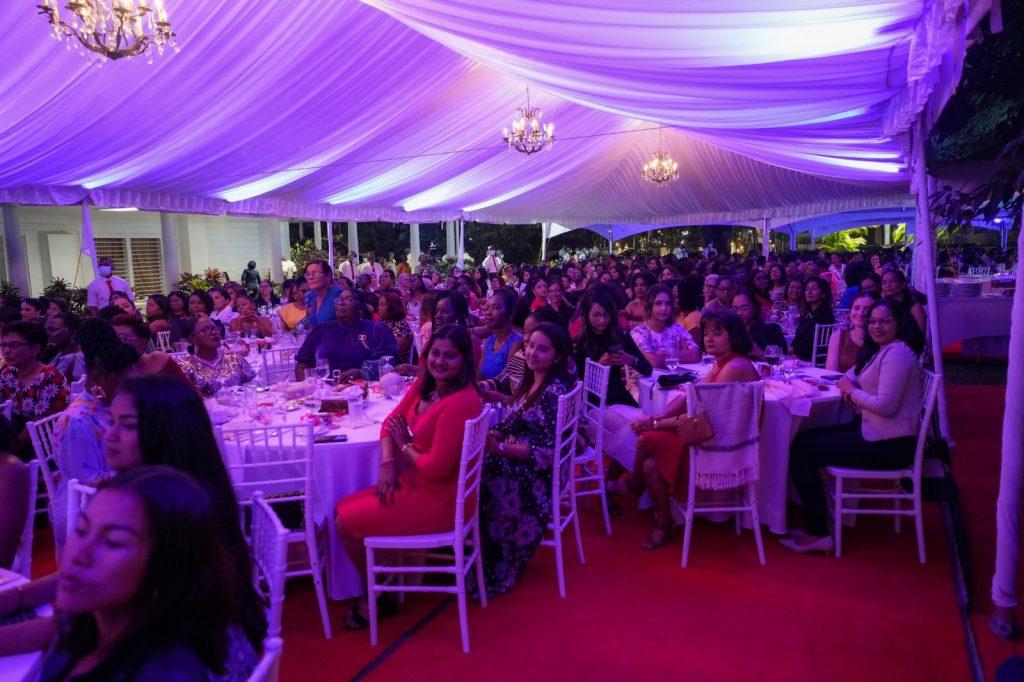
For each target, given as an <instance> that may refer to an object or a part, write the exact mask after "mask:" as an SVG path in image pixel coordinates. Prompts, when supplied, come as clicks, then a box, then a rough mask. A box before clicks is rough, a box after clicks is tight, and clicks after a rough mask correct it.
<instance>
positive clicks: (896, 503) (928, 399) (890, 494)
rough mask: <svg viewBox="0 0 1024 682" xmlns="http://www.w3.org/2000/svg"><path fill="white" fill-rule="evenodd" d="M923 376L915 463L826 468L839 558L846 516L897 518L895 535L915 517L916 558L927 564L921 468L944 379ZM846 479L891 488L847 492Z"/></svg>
mask: <svg viewBox="0 0 1024 682" xmlns="http://www.w3.org/2000/svg"><path fill="white" fill-rule="evenodd" d="M921 372H922V374H923V382H922V384H923V386H922V391H921V393H922V404H921V415H922V416H921V426H920V427H919V428H918V431H917V446H916V448H915V450H914V462H913V464H911V465H910V466H909V467H907V468H904V469H894V470H888V471H879V470H873V469H856V468H853V467H836V466H830V467H825V471H826V472H828V473H829V474H830V475H831V476H832V477H833V478H834V479H835V486H836V487H835V495H834V498H833V499H834V509H833V520H834V524H835V525H834V528H835V543H836V556H837V557H841V556H842V555H843V544H842V543H843V517H844V516H849V515H865V516H893V517H895V525H896V532H897V533H898V532H899V531H900V519H901V517H904V516H912V517H914V525H915V526H916V529H917V557H918V559H919V560H920V561H921V563H922V564H923V563H925V560H926V557H925V550H924V518H923V515H922V509H921V468H922V465H923V462H924V450H925V446H926V445H927V441H928V430H929V428H931V422H932V412H934V410H935V401H936V398H937V397H938V394H939V387H940V386H941V385H942V377H941V376H940V375H936V374H934V373H932V372H929V371H928V370H921ZM903 479H910V482H911V491H910V492H905V491H904V490H903V487H902V485H901V482H902V481H903ZM847 480H855V481H887V482H889V483H891V484H892V485H891V486H889V487H888V488H881V489H876V488H856V489H854V490H844V487H845V482H846V481H847ZM844 500H852V501H853V502H854V504H857V505H858V506H856V507H849V506H846V505H845V504H843V502H844ZM864 501H867V502H872V501H878V502H891V503H892V509H885V508H880V507H861V506H859V505H860V503H861V502H864ZM904 501H909V502H910V503H911V504H910V508H909V509H905V508H904V507H903V502H904Z"/></svg>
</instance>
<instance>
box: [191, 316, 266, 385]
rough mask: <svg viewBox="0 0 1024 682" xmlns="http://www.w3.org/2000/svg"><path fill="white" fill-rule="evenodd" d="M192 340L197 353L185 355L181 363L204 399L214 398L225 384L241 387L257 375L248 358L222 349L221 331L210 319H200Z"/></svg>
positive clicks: (195, 326) (197, 321)
mask: <svg viewBox="0 0 1024 682" xmlns="http://www.w3.org/2000/svg"><path fill="white" fill-rule="evenodd" d="M188 340H189V342H190V343H191V344H192V347H193V349H194V350H195V354H194V355H190V356H188V357H186V358H183V359H182V360H181V362H180V363H179V364H180V365H181V369H182V371H184V372H185V375H186V376H187V377H188V380H189V381H191V382H192V385H193V386H195V387H196V388H197V389H199V392H200V393H202V394H203V397H204V398H212V397H213V396H215V395H216V394H217V391H219V390H220V389H221V388H223V387H225V386H241V385H242V384H247V383H249V382H250V381H252V380H253V379H254V378H255V377H256V372H255V371H254V370H253V368H252V367H250V366H249V363H248V362H246V360H245V358H244V357H242V356H241V355H238V354H237V353H230V352H228V351H226V350H224V349H223V348H221V345H220V333H219V332H218V331H217V327H216V326H215V325H214V324H213V320H211V319H210V318H208V317H201V318H199V319H198V320H196V323H195V325H194V326H193V327H192V330H191V332H189V335H188Z"/></svg>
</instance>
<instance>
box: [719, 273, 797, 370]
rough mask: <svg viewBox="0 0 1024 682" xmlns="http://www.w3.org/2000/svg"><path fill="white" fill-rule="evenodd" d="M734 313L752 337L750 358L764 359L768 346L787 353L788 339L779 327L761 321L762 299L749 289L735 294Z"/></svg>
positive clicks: (733, 300)
mask: <svg viewBox="0 0 1024 682" xmlns="http://www.w3.org/2000/svg"><path fill="white" fill-rule="evenodd" d="M732 312H734V313H736V314H737V315H739V318H740V320H741V321H742V322H743V326H744V327H746V328H747V334H748V335H749V336H750V341H751V343H752V346H751V349H750V352H749V353H748V354H747V355H748V356H750V357H751V358H753V359H755V360H760V359H762V358H764V349H765V348H767V347H768V346H777V347H778V348H779V351H780V352H785V350H786V337H785V336H784V335H783V333H782V330H781V329H779V325H777V324H774V323H771V322H762V321H761V319H762V316H761V299H760V298H758V297H757V296H756V295H755V294H753V293H752V292H751V291H750V290H749V289H740V290H739V291H737V292H736V293H735V294H733V297H732Z"/></svg>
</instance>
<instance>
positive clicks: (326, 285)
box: [306, 258, 341, 327]
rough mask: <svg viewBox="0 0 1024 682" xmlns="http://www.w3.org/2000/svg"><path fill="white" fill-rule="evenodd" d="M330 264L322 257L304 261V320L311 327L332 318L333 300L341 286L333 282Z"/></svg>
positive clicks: (335, 298) (339, 291)
mask: <svg viewBox="0 0 1024 682" xmlns="http://www.w3.org/2000/svg"><path fill="white" fill-rule="evenodd" d="M333 274H334V271H333V270H331V264H330V263H328V262H327V261H325V260H323V259H322V258H318V259H316V260H311V261H309V262H308V263H306V283H307V284H308V285H309V291H307V292H306V320H307V321H308V324H309V325H310V326H311V327H315V326H317V325H318V324H320V323H321V322H330V321H332V320H333V319H334V302H335V301H336V300H337V298H338V295H339V294H340V293H341V287H339V286H338V285H337V284H335V283H334V280H333Z"/></svg>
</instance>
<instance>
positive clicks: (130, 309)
mask: <svg viewBox="0 0 1024 682" xmlns="http://www.w3.org/2000/svg"><path fill="white" fill-rule="evenodd" d="M110 305H112V306H117V307H118V308H120V309H121V312H123V313H124V314H125V315H131V316H132V317H140V314H139V309H138V308H136V307H135V299H133V298H132V297H131V296H129V295H128V294H126V293H124V292H123V291H115V292H114V293H112V294H111V295H110Z"/></svg>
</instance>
